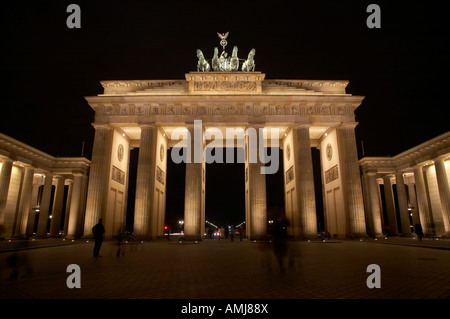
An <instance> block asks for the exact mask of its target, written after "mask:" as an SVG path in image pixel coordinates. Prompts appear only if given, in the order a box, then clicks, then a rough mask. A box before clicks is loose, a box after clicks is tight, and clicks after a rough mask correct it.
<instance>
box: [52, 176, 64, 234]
mask: <svg viewBox="0 0 450 319" xmlns="http://www.w3.org/2000/svg"><path fill="white" fill-rule="evenodd" d="M55 179H56V188H55V197H54V201H53V210H52V222H51V224H50V236H51V237H58V236H59V232H60V230H61V229H60V228H61V218H62V209H63V201H64V183H65V178H64V177H63V176H56V177H55Z"/></svg>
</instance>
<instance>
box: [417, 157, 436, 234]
mask: <svg viewBox="0 0 450 319" xmlns="http://www.w3.org/2000/svg"><path fill="white" fill-rule="evenodd" d="M414 179H415V181H416V191H417V206H418V209H419V216H420V224H421V225H422V230H423V233H424V234H425V235H426V236H433V235H435V230H434V227H433V217H432V215H431V211H430V206H429V203H428V196H427V189H426V186H425V179H424V177H423V167H422V166H416V167H414Z"/></svg>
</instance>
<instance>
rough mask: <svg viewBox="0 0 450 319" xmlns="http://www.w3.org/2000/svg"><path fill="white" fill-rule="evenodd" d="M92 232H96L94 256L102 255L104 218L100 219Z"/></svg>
mask: <svg viewBox="0 0 450 319" xmlns="http://www.w3.org/2000/svg"><path fill="white" fill-rule="evenodd" d="M92 233H93V234H94V240H95V245H94V257H101V255H100V247H102V243H103V234H104V233H105V227H104V226H103V219H101V218H100V219H99V220H98V223H97V224H96V225H95V226H94V227H92Z"/></svg>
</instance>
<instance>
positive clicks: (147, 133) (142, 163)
mask: <svg viewBox="0 0 450 319" xmlns="http://www.w3.org/2000/svg"><path fill="white" fill-rule="evenodd" d="M156 137H157V128H156V127H155V126H154V125H141V141H140V146H139V158H138V167H137V178H136V199H135V208H134V228H133V230H134V234H135V235H136V237H138V238H142V239H148V238H151V237H152V234H151V229H152V227H150V222H151V220H152V218H151V214H152V205H153V200H154V188H155V163H156V149H157V147H156Z"/></svg>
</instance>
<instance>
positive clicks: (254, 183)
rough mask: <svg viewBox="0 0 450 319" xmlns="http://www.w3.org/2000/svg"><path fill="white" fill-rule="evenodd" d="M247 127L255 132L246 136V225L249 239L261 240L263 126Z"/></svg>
mask: <svg viewBox="0 0 450 319" xmlns="http://www.w3.org/2000/svg"><path fill="white" fill-rule="evenodd" d="M249 129H250V130H254V133H255V134H249V135H248V136H246V147H247V150H246V152H247V153H248V155H247V160H248V162H247V169H248V183H249V185H248V192H249V194H248V197H249V198H248V200H249V209H250V211H249V214H248V218H249V219H250V223H249V225H246V227H248V226H250V232H249V234H250V239H251V240H262V239H265V238H266V236H267V198H266V175H265V174H262V173H261V168H262V167H263V166H264V163H262V161H261V154H262V152H261V150H260V148H261V147H263V145H264V143H263V142H264V141H263V138H264V136H263V127H258V126H255V127H252V128H249ZM250 139H253V140H250ZM252 143H254V144H252ZM253 145H254V146H256V147H254V146H253ZM253 152H256V154H252V153H253Z"/></svg>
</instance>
